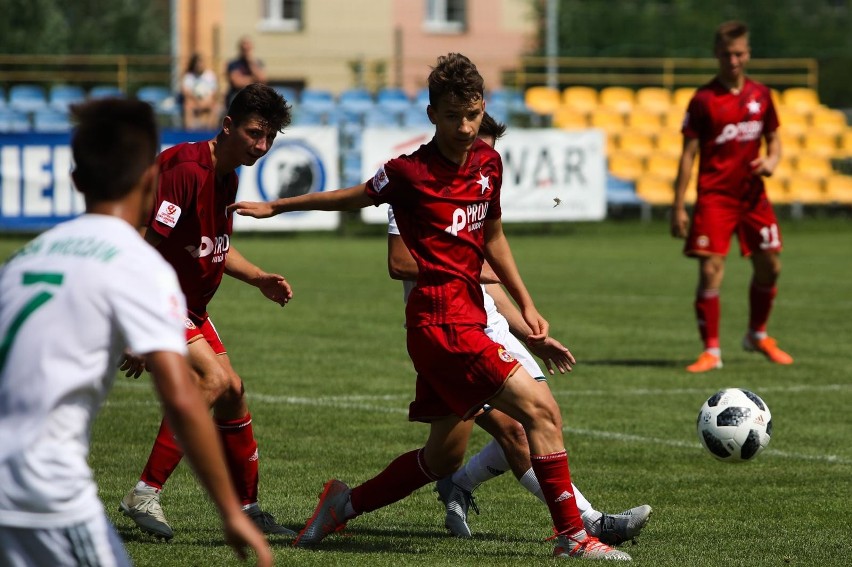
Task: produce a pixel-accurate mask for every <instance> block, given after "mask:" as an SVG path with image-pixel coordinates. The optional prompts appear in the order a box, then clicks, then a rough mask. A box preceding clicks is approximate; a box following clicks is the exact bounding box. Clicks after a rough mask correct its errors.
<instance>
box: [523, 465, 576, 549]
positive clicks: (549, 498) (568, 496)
mask: <svg viewBox="0 0 852 567" xmlns="http://www.w3.org/2000/svg"><path fill="white" fill-rule="evenodd" d="M530 461H532V468H533V472H535V476H536V478H537V479H538V483H539V485H541V492H542V494H543V495H544V500H545V502H547V507H548V508H549V509H550V517H551V518H552V519H553V528H554V530H556V533H558V534H561V533H568V534H572V533H574V532H577V531H579V530H582V529H583V519H582V518H581V517H580V510H579V509H578V508H577V499H576V498H574V488H573V487H572V486H571V472H570V471H569V470H568V454H567V453H566V452H565V451H560V452H558V453H551V454H549V455H530Z"/></svg>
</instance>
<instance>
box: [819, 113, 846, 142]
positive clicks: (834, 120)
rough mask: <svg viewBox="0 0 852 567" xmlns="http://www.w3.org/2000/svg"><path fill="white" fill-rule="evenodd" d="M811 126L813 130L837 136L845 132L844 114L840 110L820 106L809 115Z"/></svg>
mask: <svg viewBox="0 0 852 567" xmlns="http://www.w3.org/2000/svg"><path fill="white" fill-rule="evenodd" d="M811 126H812V127H813V129H814V130H818V131H820V132H825V133H826V134H833V135H835V136H837V135H839V134H842V133H843V132H844V131H845V130H846V114H844V113H843V111H842V110H837V109H835V108H828V107H825V106H820V107H818V108H817V109H816V110H814V112H813V113H812V114H811Z"/></svg>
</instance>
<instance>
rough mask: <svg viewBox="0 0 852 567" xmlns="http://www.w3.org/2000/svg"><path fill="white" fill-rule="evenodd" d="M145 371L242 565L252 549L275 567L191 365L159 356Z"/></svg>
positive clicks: (155, 355) (149, 356)
mask: <svg viewBox="0 0 852 567" xmlns="http://www.w3.org/2000/svg"><path fill="white" fill-rule="evenodd" d="M145 365H146V366H147V367H148V369H149V370H150V371H151V375H152V378H153V380H154V385H155V387H156V389H157V393H158V394H159V396H160V399H161V401H162V403H163V411H164V413H165V414H166V419H168V421H169V424H170V425H171V427H172V429H173V430H174V432H175V434H176V435H177V437H178V439H179V440H180V442H181V446H182V447H183V449H184V451H185V453H186V456H187V458H188V459H189V461H190V462H191V463H192V465H193V468H194V469H195V472H196V475H197V476H198V480H199V481H200V482H201V484H202V486H203V487H204V488H205V490H206V491H207V494H208V495H209V496H210V498H211V499H212V500H213V503H214V504H215V505H216V508H217V510H218V511H219V515H220V516H221V518H222V524H223V529H224V531H225V541H226V542H227V543H228V545H230V546H231V547H232V548H233V549H234V552H235V553H236V554H237V556H238V557H239V558H240V559H245V558H246V557H247V554H246V551H247V548H251V549H253V550H254V552H255V554H256V556H257V564H258V565H262V566H264V567H266V566H269V565H272V551H271V550H270V549H269V544H268V543H267V541H266V538H265V537H264V536H263V534H262V533H261V532H260V530H258V529H257V527H256V526H255V525H254V523H253V522H252V521H251V520H250V519H249V518H248V516H246V515H245V514H244V513H243V511H242V508H241V507H240V502H239V500H238V499H237V494H236V492H235V491H234V487H233V485H232V484H231V479H230V477H229V475H228V469H227V467H226V466H225V457H224V454H223V453H222V446H221V443H220V442H219V437H218V435H217V433H216V429H215V426H214V425H213V419H212V418H211V417H210V413H209V410H208V407H207V404H205V403H204V401H203V400H202V398H201V394H200V392H199V390H198V387H197V386H196V385H195V383H194V382H193V381H192V380H191V378H190V369H189V365H188V364H187V362H186V359H185V358H184V357H183V356H181V355H180V354H178V353H174V352H154V353H149V354H147V355H146V356H145Z"/></svg>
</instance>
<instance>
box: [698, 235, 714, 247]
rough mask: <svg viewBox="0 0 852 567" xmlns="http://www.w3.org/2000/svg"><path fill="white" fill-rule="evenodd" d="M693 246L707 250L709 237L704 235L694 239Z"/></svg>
mask: <svg viewBox="0 0 852 567" xmlns="http://www.w3.org/2000/svg"><path fill="white" fill-rule="evenodd" d="M695 245H696V246H698V247H699V248H707V247H708V246H710V237H709V236H707V235H705V234H702V235H701V236H699V237H698V238H696V239H695Z"/></svg>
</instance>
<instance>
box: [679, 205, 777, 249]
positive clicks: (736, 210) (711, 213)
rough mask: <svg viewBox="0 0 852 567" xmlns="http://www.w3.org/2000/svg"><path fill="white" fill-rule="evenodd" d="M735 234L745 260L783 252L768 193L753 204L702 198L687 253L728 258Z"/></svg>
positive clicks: (690, 231) (692, 226) (694, 214)
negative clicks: (758, 253)
mask: <svg viewBox="0 0 852 567" xmlns="http://www.w3.org/2000/svg"><path fill="white" fill-rule="evenodd" d="M734 233H736V235H737V240H738V241H739V243H740V254H742V255H743V256H750V255H751V253H752V252H753V251H755V250H757V251H774V252H780V251H781V229H780V228H779V227H778V219H777V218H776V217H775V211H774V210H772V205H771V204H770V203H769V200H768V199H767V198H766V193H764V192H761V193H760V196H759V198H757V199H756V200H755V201H753V202H752V201H742V200H739V199H736V198H732V197H729V196H727V195H719V194H717V193H710V194H706V195H700V194H699V197H698V200H697V201H696V203H695V212H694V213H693V215H692V225H691V226H690V227H689V236H687V239H686V244H685V245H684V248H683V253H684V254H686V255H687V256H709V255H711V254H718V255H720V256H726V255H727V254H728V249H729V248H730V245H731V235H733V234H734Z"/></svg>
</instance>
